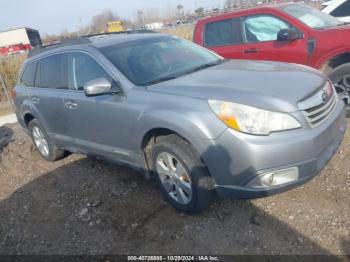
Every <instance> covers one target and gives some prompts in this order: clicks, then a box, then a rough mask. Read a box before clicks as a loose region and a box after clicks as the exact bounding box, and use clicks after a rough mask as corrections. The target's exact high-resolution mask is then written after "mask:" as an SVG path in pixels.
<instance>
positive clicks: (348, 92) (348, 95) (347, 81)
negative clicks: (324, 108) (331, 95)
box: [334, 75, 350, 106]
mask: <svg viewBox="0 0 350 262" xmlns="http://www.w3.org/2000/svg"><path fill="white" fill-rule="evenodd" d="M334 87H335V90H336V91H337V94H338V97H339V99H341V100H343V101H344V103H345V104H346V105H347V106H349V104H350V75H344V76H342V77H341V78H340V79H339V80H338V81H335V82H334Z"/></svg>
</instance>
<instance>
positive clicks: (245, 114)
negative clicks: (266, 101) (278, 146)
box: [209, 100, 301, 135]
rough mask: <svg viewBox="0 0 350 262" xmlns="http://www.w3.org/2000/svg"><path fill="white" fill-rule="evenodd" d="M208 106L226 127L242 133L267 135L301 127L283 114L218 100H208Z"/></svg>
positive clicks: (294, 120)
mask: <svg viewBox="0 0 350 262" xmlns="http://www.w3.org/2000/svg"><path fill="white" fill-rule="evenodd" d="M209 105H210V107H211V108H212V109H213V111H214V112H215V114H216V115H217V116H218V117H219V118H220V119H221V120H222V121H223V122H224V123H226V125H228V126H229V127H231V128H233V129H235V130H237V131H240V132H244V133H249V134H254V135H268V134H270V133H271V132H275V131H282V130H289V129H296V128H300V127H301V125H300V123H299V122H298V121H297V120H296V119H295V118H294V117H292V116H291V115H289V114H285V113H278V112H271V111H267V110H263V109H259V108H256V107H252V106H246V105H242V104H236V103H231V102H225V101H218V100H209Z"/></svg>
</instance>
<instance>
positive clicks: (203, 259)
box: [128, 256, 220, 261]
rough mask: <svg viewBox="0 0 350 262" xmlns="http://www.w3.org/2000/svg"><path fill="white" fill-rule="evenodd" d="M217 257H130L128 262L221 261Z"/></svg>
mask: <svg viewBox="0 0 350 262" xmlns="http://www.w3.org/2000/svg"><path fill="white" fill-rule="evenodd" d="M219 260H220V259H219V257H217V256H128V261H219Z"/></svg>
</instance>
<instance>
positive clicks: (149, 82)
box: [140, 59, 226, 86]
mask: <svg viewBox="0 0 350 262" xmlns="http://www.w3.org/2000/svg"><path fill="white" fill-rule="evenodd" d="M224 61H226V59H220V60H218V61H215V62H212V63H207V64H203V65H200V66H197V67H195V68H193V69H190V70H188V71H185V72H180V73H178V74H173V75H170V76H165V77H161V78H158V79H155V80H151V81H148V82H144V83H141V84H140V85H142V86H148V85H154V84H158V83H160V82H164V81H168V80H172V79H175V78H178V77H180V76H183V75H188V74H190V73H193V72H196V71H199V70H202V69H205V68H208V67H212V66H216V65H219V64H221V63H223V62H224Z"/></svg>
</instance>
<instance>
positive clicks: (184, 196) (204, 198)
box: [152, 135, 215, 214]
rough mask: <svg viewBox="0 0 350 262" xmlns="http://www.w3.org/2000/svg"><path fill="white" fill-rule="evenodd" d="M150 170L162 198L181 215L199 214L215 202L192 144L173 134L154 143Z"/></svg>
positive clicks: (208, 177) (213, 193)
mask: <svg viewBox="0 0 350 262" xmlns="http://www.w3.org/2000/svg"><path fill="white" fill-rule="evenodd" d="M152 169H153V172H154V173H155V177H156V180H157V183H158V185H159V187H160V190H161V192H162V194H163V196H164V198H165V199H166V200H167V201H168V202H169V203H170V204H171V205H172V206H173V207H175V208H176V209H177V210H179V211H181V212H184V213H188V214H197V213H200V212H201V211H203V210H204V209H205V208H207V207H208V206H209V205H210V204H211V203H212V202H213V200H214V199H215V191H214V189H213V183H212V180H211V178H210V176H209V174H208V171H207V169H206V167H205V166H204V164H203V163H202V162H201V161H200V159H199V157H197V156H196V154H195V152H194V150H193V149H192V147H191V145H190V144H189V143H188V142H187V141H185V140H183V139H182V138H180V137H178V136H176V135H169V136H165V137H159V138H158V139H157V140H156V143H155V145H154V146H153V148H152Z"/></svg>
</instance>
